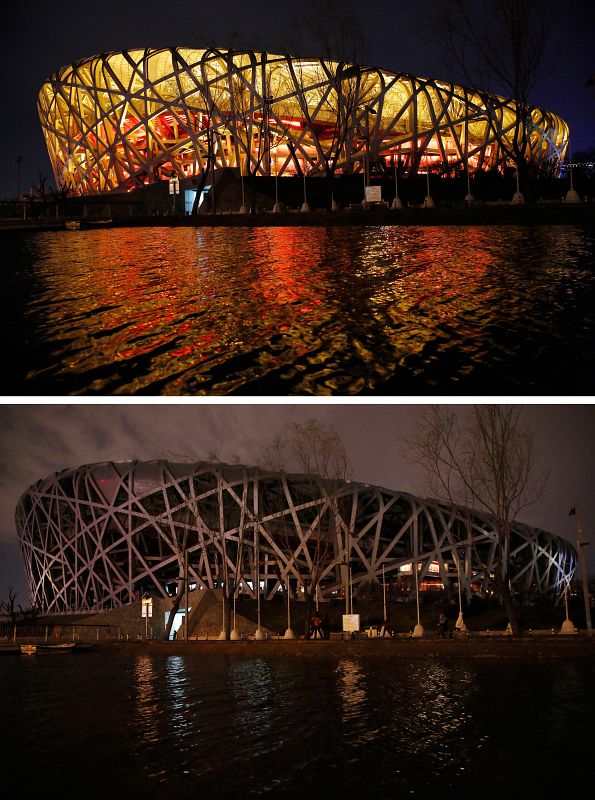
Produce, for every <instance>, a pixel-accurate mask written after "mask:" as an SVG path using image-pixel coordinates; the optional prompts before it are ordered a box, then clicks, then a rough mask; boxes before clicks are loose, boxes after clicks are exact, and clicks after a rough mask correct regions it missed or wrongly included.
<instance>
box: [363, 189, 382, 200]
mask: <svg viewBox="0 0 595 800" xmlns="http://www.w3.org/2000/svg"><path fill="white" fill-rule="evenodd" d="M381 202H382V186H366V203H381Z"/></svg>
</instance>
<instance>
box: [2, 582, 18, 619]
mask: <svg viewBox="0 0 595 800" xmlns="http://www.w3.org/2000/svg"><path fill="white" fill-rule="evenodd" d="M17 597H18V592H17V591H16V590H15V589H14V588H13V587H12V586H9V587H8V600H3V601H2V602H1V603H0V613H2V614H6V615H7V616H8V617H10V621H11V622H12V623H13V624H14V623H15V622H16V619H17V606H16V599H17Z"/></svg>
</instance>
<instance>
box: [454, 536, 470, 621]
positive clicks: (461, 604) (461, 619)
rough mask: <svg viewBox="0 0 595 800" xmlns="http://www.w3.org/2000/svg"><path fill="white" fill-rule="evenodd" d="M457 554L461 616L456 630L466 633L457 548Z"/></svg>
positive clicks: (459, 558) (458, 618)
mask: <svg viewBox="0 0 595 800" xmlns="http://www.w3.org/2000/svg"><path fill="white" fill-rule="evenodd" d="M455 553H456V559H457V583H458V585H459V616H458V617H457V621H456V623H455V628H456V629H457V630H458V631H461V632H462V633H464V632H465V631H466V630H467V626H466V625H465V621H464V619H463V600H462V597H461V557H460V555H459V551H458V550H457V549H456V548H455Z"/></svg>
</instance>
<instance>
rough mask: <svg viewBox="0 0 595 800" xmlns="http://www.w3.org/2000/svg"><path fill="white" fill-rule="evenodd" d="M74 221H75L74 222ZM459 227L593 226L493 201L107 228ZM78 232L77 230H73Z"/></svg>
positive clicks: (553, 207)
mask: <svg viewBox="0 0 595 800" xmlns="http://www.w3.org/2000/svg"><path fill="white" fill-rule="evenodd" d="M73 219H75V218H73ZM82 219H83V221H84V218H82ZM64 224H65V219H63V218H61V219H51V220H50V219H48V220H31V221H28V220H0V231H35V232H37V231H49V230H64ZM385 225H391V226H392V225H404V226H417V227H420V226H432V225H437V226H451V225H452V226H464V225H473V226H475V225H524V226H532V225H595V203H593V202H589V203H579V204H570V203H569V204H566V203H543V204H539V203H538V204H537V205H512V204H511V203H504V202H503V203H494V204H484V205H479V204H478V205H476V206H472V207H471V208H464V207H457V208H423V207H411V206H410V207H407V208H403V209H401V210H396V211H393V210H392V209H389V208H385V207H378V208H372V209H369V210H364V209H363V208H361V207H358V208H349V209H345V210H342V211H335V212H329V211H326V210H319V211H310V212H305V213H302V212H298V211H290V212H285V213H280V214H275V213H272V212H260V213H256V214H238V213H231V211H220V212H219V213H217V214H199V215H198V216H195V217H190V216H186V217H183V216H138V217H136V216H135V217H122V218H117V217H115V218H114V219H113V220H112V222H111V226H105V225H102V226H101V229H103V230H104V229H105V228H106V227H119V228H130V227H135V228H136V227H232V228H233V227H312V226H314V227H334V226H385ZM72 233H80V231H72Z"/></svg>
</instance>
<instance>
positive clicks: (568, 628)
mask: <svg viewBox="0 0 595 800" xmlns="http://www.w3.org/2000/svg"><path fill="white" fill-rule="evenodd" d="M568 588H569V587H568V581H566V586H565V587H564V611H565V612H566V618H565V620H564V622H563V623H562V627H561V628H560V633H576V628H575V625H574V622H572V620H571V619H570V617H569V616H568Z"/></svg>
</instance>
